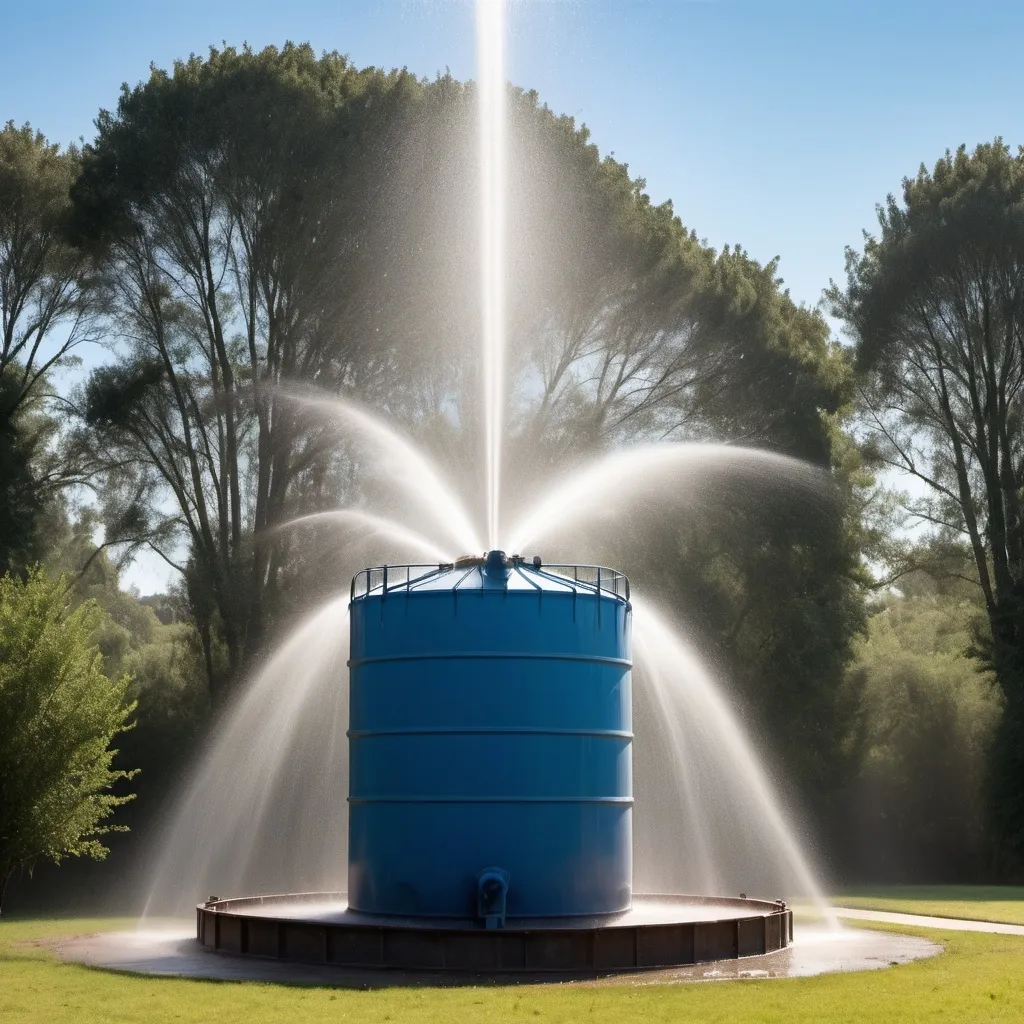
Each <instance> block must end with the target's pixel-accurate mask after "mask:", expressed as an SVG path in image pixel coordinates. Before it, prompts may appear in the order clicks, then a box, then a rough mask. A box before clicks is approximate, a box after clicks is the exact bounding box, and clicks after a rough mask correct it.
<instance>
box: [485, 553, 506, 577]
mask: <svg viewBox="0 0 1024 1024" xmlns="http://www.w3.org/2000/svg"><path fill="white" fill-rule="evenodd" d="M484 575H485V576H486V577H487V578H488V579H492V580H496V581H498V582H500V583H504V582H505V581H506V580H507V579H508V578H509V576H511V575H512V562H511V560H510V559H508V558H506V557H505V552H504V551H498V550H497V549H495V550H494V551H488V552H487V554H486V555H485V556H484Z"/></svg>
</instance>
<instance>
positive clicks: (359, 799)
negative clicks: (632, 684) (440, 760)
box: [348, 796, 633, 806]
mask: <svg viewBox="0 0 1024 1024" xmlns="http://www.w3.org/2000/svg"><path fill="white" fill-rule="evenodd" d="M348 802H349V803H350V804H623V805H625V804H628V805H630V806H632V804H633V798H632V797H631V796H350V797H349V798H348Z"/></svg>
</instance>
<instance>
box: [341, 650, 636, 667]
mask: <svg viewBox="0 0 1024 1024" xmlns="http://www.w3.org/2000/svg"><path fill="white" fill-rule="evenodd" d="M467 658H468V659H480V660H487V659H491V660H496V661H497V660H500V661H585V662H597V663H598V664H601V665H620V666H622V667H623V668H632V667H633V661H632V659H630V658H607V657H601V656H595V655H592V654H530V653H523V654H507V653H503V652H501V651H464V652H461V653H452V652H450V651H446V652H444V653H440V652H439V653H436V654H434V653H431V654H381V655H378V656H376V657H373V658H350V659H349V662H348V667H349V668H359V666H360V665H376V664H380V663H381V662H386V661H457V660H460V659H467Z"/></svg>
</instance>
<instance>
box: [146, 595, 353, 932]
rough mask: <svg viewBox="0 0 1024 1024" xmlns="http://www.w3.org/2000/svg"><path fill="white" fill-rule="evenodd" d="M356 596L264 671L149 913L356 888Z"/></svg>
mask: <svg viewBox="0 0 1024 1024" xmlns="http://www.w3.org/2000/svg"><path fill="white" fill-rule="evenodd" d="M347 658H348V592H347V590H346V593H345V595H344V596H343V597H338V598H335V599H333V600H332V601H330V602H328V603H327V604H326V605H324V606H323V607H321V608H320V609H319V610H318V611H317V612H316V613H315V614H313V615H311V616H310V617H309V618H307V619H306V620H305V622H303V623H302V624H301V625H300V626H299V627H298V628H297V629H296V630H295V631H294V632H293V633H292V634H291V636H290V637H289V638H288V640H287V641H286V642H285V643H284V644H283V645H282V646H281V647H280V649H279V650H278V651H277V652H276V653H275V654H274V656H273V657H272V658H271V659H270V661H269V662H268V663H267V664H266V666H265V667H264V668H263V669H262V670H260V671H258V672H256V673H254V675H253V676H252V678H251V680H250V681H249V682H248V684H247V686H246V687H245V688H244V689H242V690H241V691H240V693H239V697H238V700H237V701H236V703H235V704H234V705H233V706H231V707H229V708H228V709H227V712H226V714H225V715H224V717H223V719H222V720H221V721H220V722H219V723H218V724H217V726H216V727H215V728H214V729H213V730H212V731H211V733H210V736H209V737H208V740H207V744H206V746H205V748H204V749H203V750H201V751H200V752H198V754H197V756H198V757H199V764H198V766H197V768H196V770H195V771H194V773H193V774H192V777H191V780H190V781H189V783H188V785H187V787H186V788H185V791H184V793H183V794H182V796H181V798H180V800H179V801H178V805H177V807H176V808H175V809H174V811H173V813H172V815H171V818H170V823H169V827H168V828H167V829H165V830H163V832H162V834H161V835H160V836H159V837H158V838H159V843H160V846H159V851H160V852H159V855H158V857H157V858H156V863H155V868H154V871H153V875H152V879H151V887H150V890H149V895H148V898H147V900H146V906H145V910H144V914H145V915H149V914H154V915H158V916H159V915H162V914H168V913H173V914H182V913H188V912H191V910H192V907H194V905H195V904H196V902H197V901H198V900H201V899H203V898H205V897H206V896H209V895H212V894H220V893H226V892H235V893H237V892H280V891H282V890H284V891H289V890H290V891H294V890H295V889H296V888H297V887H298V888H304V887H316V886H319V887H321V888H322V887H324V886H325V884H326V883H328V882H329V883H331V884H330V885H329V886H328V887H330V888H335V889H337V888H344V882H345V866H346V857H347V852H346V851H347V843H348V830H347V813H346V804H345V797H346V794H347V792H348V742H347V740H346V737H345V730H346V729H347V727H348V672H347V671H346V668H345V664H346V659H347Z"/></svg>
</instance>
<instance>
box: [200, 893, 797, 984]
mask: <svg viewBox="0 0 1024 1024" xmlns="http://www.w3.org/2000/svg"><path fill="white" fill-rule="evenodd" d="M196 937H197V939H198V941H199V943H200V944H201V945H202V946H203V947H204V948H205V949H207V950H209V951H212V952H220V953H231V954H234V955H236V956H254V957H264V958H270V959H275V960H292V961H297V962H300V963H312V964H331V965H334V966H337V967H352V968H360V969H366V968H378V969H379V968H397V969H399V970H422V971H433V972H448V971H468V972H472V973H490V974H500V975H507V974H515V973H519V972H523V973H526V974H531V975H533V974H541V973H544V972H549V971H550V972H557V973H560V974H576V973H580V972H596V973H601V972H621V971H627V972H628V971H640V970H657V969H661V968H666V967H680V966H689V965H691V964H700V963H707V962H710V961H717V960H736V959H741V958H747V957H753V956H762V955H765V954H767V953H774V952H777V951H778V950H781V949H785V948H786V947H787V946H788V945H789V944H790V942H791V941H792V939H793V914H792V911H790V910H789V909H788V908H787V906H786V904H785V903H783V902H782V901H781V900H780V901H777V902H774V903H771V902H768V901H766V900H752V899H746V898H740V899H728V898H712V897H704V896H667V895H634V897H633V906H632V909H630V910H628V911H626V912H624V913H621V914H614V915H606V916H601V917H593V918H589V917H588V918H581V917H566V918H558V917H550V918H508V919H507V920H506V921H505V924H504V926H503V927H502V928H500V929H498V928H495V929H486V928H483V927H482V926H481V925H480V923H479V922H475V921H473V920H472V919H466V920H463V919H452V918H436V919H435V918H400V917H383V916H380V915H367V914H363V913H359V912H356V911H353V910H350V909H349V908H348V906H347V904H346V902H345V896H344V894H343V893H302V894H297V895H280V896H251V897H242V898H238V899H224V900H221V899H211V900H210V901H208V902H207V903H204V904H201V905H200V906H199V907H197V908H196Z"/></svg>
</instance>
